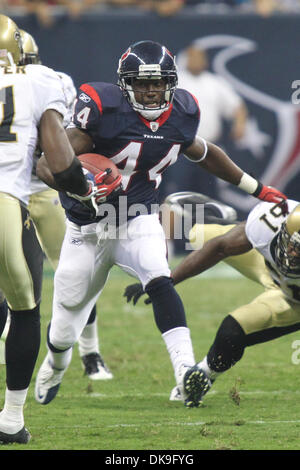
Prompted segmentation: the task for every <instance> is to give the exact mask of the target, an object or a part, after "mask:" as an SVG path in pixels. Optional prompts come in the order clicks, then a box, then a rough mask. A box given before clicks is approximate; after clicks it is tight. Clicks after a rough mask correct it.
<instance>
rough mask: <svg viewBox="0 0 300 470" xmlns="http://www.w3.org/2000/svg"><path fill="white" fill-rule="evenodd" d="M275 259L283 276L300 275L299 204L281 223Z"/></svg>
mask: <svg viewBox="0 0 300 470" xmlns="http://www.w3.org/2000/svg"><path fill="white" fill-rule="evenodd" d="M275 261H276V264H277V266H278V268H279V270H280V272H281V273H282V274H284V275H285V276H287V277H293V278H295V277H300V204H298V206H296V207H295V209H294V210H293V211H292V212H291V213H290V214H289V215H288V217H287V219H286V221H285V222H284V223H283V224H282V227H281V230H280V232H279V235H278V239H277V244H276V248H275Z"/></svg>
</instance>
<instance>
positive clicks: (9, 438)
mask: <svg viewBox="0 0 300 470" xmlns="http://www.w3.org/2000/svg"><path fill="white" fill-rule="evenodd" d="M30 439H31V435H30V433H29V431H28V430H27V429H26V428H25V426H24V427H23V428H22V429H21V430H20V431H18V432H16V433H15V434H7V433H6V432H2V431H0V444H13V443H17V444H27V443H28V442H29V441H30Z"/></svg>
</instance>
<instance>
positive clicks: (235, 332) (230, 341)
mask: <svg viewBox="0 0 300 470" xmlns="http://www.w3.org/2000/svg"><path fill="white" fill-rule="evenodd" d="M245 347H246V335H245V333H244V331H243V329H242V328H241V326H240V325H239V323H238V322H237V321H236V320H235V319H234V318H233V317H231V316H230V315H228V316H227V317H226V318H225V319H224V320H223V322H222V323H221V325H220V328H219V329H218V332H217V334H216V337H215V341H214V343H213V345H212V347H211V348H210V350H209V353H208V355H207V362H208V365H209V367H210V368H211V369H212V370H214V371H215V372H224V371H225V370H227V369H230V367H232V366H233V365H234V364H236V363H237V362H238V361H239V360H240V359H241V358H242V356H243V354H244V349H245Z"/></svg>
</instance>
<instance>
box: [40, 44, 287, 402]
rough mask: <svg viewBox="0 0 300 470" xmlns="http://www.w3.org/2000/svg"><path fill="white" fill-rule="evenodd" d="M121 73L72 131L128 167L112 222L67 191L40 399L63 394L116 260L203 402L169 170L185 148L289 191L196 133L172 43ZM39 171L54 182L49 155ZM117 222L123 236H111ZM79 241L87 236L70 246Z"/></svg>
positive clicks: (128, 58)
mask: <svg viewBox="0 0 300 470" xmlns="http://www.w3.org/2000/svg"><path fill="white" fill-rule="evenodd" d="M118 76H119V81H118V85H113V84H109V83H101V82H94V83H85V84H83V85H82V86H81V87H80V90H79V93H78V96H77V101H76V105H75V109H74V115H73V124H72V127H71V128H70V129H69V131H68V136H69V139H70V142H71V145H72V146H73V149H74V151H75V153H76V154H77V155H79V154H82V153H88V152H96V153H99V154H103V155H105V156H106V157H108V158H110V159H111V160H112V161H113V162H114V163H115V164H116V165H117V166H118V168H119V170H120V173H121V174H122V185H123V194H122V195H118V196H117V197H116V198H115V199H112V200H111V201H110V205H109V204H105V209H106V210H107V211H108V212H110V215H111V216H112V219H114V212H113V211H110V208H111V207H113V208H114V209H115V215H116V218H115V221H112V222H111V224H110V221H109V219H108V218H107V217H106V216H105V214H104V213H103V212H102V210H101V204H100V205H99V206H98V208H99V210H97V211H96V210H94V211H93V212H92V211H91V210H89V209H88V208H86V207H83V204H81V202H80V201H79V200H78V198H77V197H76V198H73V197H72V194H69V195H66V194H65V193H61V201H62V205H63V207H64V208H65V210H66V216H67V219H68V222H67V235H66V237H65V240H64V243H63V246H62V251H61V257H60V263H59V266H58V269H57V271H56V274H55V279H54V304H53V305H54V306H53V314H52V319H51V324H50V329H49V337H48V354H47V356H46V357H45V360H44V362H43V364H42V366H41V368H40V370H39V373H38V376H37V380H36V388H35V396H36V400H37V401H38V402H39V403H41V404H47V403H49V402H50V401H51V400H53V398H54V397H55V396H56V394H57V391H58V389H59V386H60V384H61V381H62V378H63V375H64V372H65V370H66V369H67V367H68V364H69V362H70V360H71V354H72V346H73V344H74V343H75V342H76V341H77V339H78V338H79V336H80V333H81V330H82V328H83V325H84V324H85V322H86V319H87V316H88V311H89V309H90V307H91V305H92V304H93V303H94V302H95V301H96V299H97V298H98V296H99V294H100V293H101V291H102V290H103V288H104V285H105V282H106V279H107V277H108V274H109V271H110V269H111V267H112V266H113V265H114V264H116V265H118V266H120V267H121V268H122V269H123V270H125V271H126V272H128V273H129V274H131V275H133V276H135V277H137V278H138V279H139V280H140V281H141V283H142V285H143V288H144V289H145V291H146V292H147V293H148V295H149V296H150V298H151V301H152V305H153V311H154V318H155V321H156V324H157V327H158V329H159V331H160V332H161V334H162V337H163V340H164V341H165V344H166V348H167V351H168V353H169V355H170V359H171V363H172V366H173V369H174V375H175V379H176V383H177V385H178V386H179V387H180V388H181V390H182V394H183V396H184V401H185V405H186V406H198V404H199V402H200V399H201V395H202V372H201V370H200V369H199V370H197V368H195V367H193V364H194V362H195V361H194V353H193V348H192V343H191V339H190V331H189V328H188V326H187V323H186V317H185V311H184V307H183V304H182V301H181V299H180V297H179V296H178V294H177V292H176V291H175V289H174V286H173V283H172V279H171V275H170V269H169V266H168V262H167V256H166V242H165V236H164V232H163V229H162V227H161V225H160V222H159V217H158V213H157V211H158V209H157V207H156V206H157V204H156V203H157V201H158V191H157V189H158V187H159V184H160V181H161V178H162V175H163V172H164V170H165V169H166V168H167V167H168V166H169V165H172V164H174V163H175V162H176V160H177V158H178V156H179V155H180V154H182V153H184V154H185V155H186V156H187V158H189V159H190V160H192V161H194V162H195V163H196V164H197V165H199V166H200V168H202V169H205V170H207V171H209V172H211V173H213V174H215V175H216V176H218V177H220V178H222V179H224V180H226V181H229V182H231V183H232V184H235V185H237V186H238V187H239V188H241V189H243V190H245V191H246V192H248V193H250V194H253V195H254V196H255V197H258V198H260V199H264V200H268V201H273V202H280V201H282V200H283V199H285V196H284V195H283V194H282V193H280V192H279V191H277V190H276V189H272V188H267V187H266V186H263V185H262V184H261V183H259V182H258V181H257V180H255V179H254V178H252V177H251V176H250V175H248V174H246V173H244V172H243V171H242V170H241V169H240V168H239V167H237V166H236V165H235V164H234V163H233V162H232V161H231V160H230V158H229V157H228V156H227V155H226V154H225V153H224V152H223V151H222V150H221V149H220V148H219V147H217V146H215V145H213V144H211V143H208V142H205V141H204V140H203V139H201V138H199V137H196V131H197V128H198V124H199V118H200V111H199V107H198V104H197V102H196V101H195V99H194V97H193V96H192V95H191V94H190V93H189V92H187V91H186V90H182V89H177V69H176V64H175V60H174V56H173V55H172V54H171V52H170V51H169V50H168V49H167V48H166V47H165V46H162V45H161V44H158V43H156V42H153V41H140V42H138V43H135V44H133V45H131V46H130V47H129V48H128V49H127V51H126V52H125V53H124V54H123V55H122V57H121V59H120V61H119V68H118ZM195 169H196V167H195ZM38 174H39V176H40V177H41V178H42V179H43V180H44V181H45V182H46V183H47V184H49V185H53V184H54V182H53V178H52V177H51V172H49V170H48V168H47V162H46V161H45V159H43V158H41V159H40V160H39V162H38ZM108 206H109V207H108ZM155 207H156V209H157V210H156V212H155V211H153V208H155ZM124 219H125V220H124ZM114 223H115V225H116V226H117V230H116V231H115V233H116V236H111V231H110V228H111V227H112V226H113V224H114ZM118 224H119V225H118ZM124 233H125V234H126V235H125V236H124ZM69 239H75V240H77V242H78V243H77V244H76V245H75V244H70V243H68V242H67V240H69Z"/></svg>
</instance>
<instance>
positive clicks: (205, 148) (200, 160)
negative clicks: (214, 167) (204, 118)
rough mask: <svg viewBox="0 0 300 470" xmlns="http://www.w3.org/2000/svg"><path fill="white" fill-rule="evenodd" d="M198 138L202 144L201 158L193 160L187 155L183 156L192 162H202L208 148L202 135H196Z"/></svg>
mask: <svg viewBox="0 0 300 470" xmlns="http://www.w3.org/2000/svg"><path fill="white" fill-rule="evenodd" d="M198 138H199V139H201V140H202V142H203V145H204V153H203V155H202V157H201V158H199V160H193V159H192V158H189V157H188V156H187V155H184V156H185V158H187V159H188V160H189V161H190V162H194V163H198V162H202V160H204V158H205V157H206V154H207V150H208V149H207V143H206V140H205V139H203V137H198Z"/></svg>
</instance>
